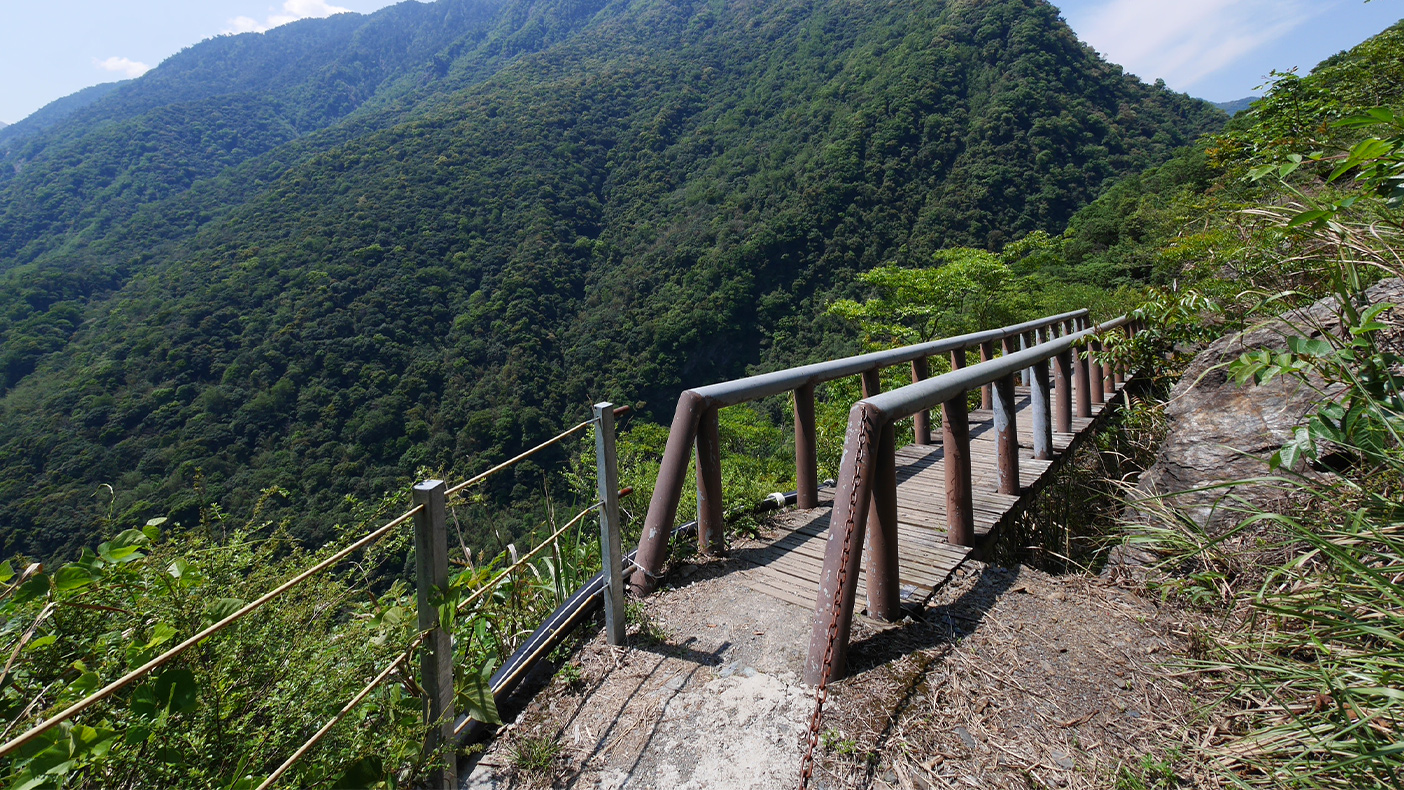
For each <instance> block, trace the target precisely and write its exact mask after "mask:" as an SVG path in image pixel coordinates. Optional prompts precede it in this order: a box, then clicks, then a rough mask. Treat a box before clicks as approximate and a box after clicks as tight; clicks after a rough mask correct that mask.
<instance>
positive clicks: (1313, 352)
mask: <svg viewBox="0 0 1404 790" xmlns="http://www.w3.org/2000/svg"><path fill="white" fill-rule="evenodd" d="M1287 348H1289V349H1291V350H1292V353H1294V354H1301V355H1302V356H1308V357H1329V356H1331V355H1332V354H1333V353H1334V351H1335V349H1334V348H1332V346H1331V344H1330V343H1327V342H1326V341H1325V340H1311V339H1308V338H1305V337H1289V338H1287Z"/></svg>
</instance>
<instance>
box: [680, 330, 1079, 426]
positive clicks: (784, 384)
mask: <svg viewBox="0 0 1404 790" xmlns="http://www.w3.org/2000/svg"><path fill="white" fill-rule="evenodd" d="M1085 315H1087V310H1085V309H1084V310H1073V311H1072V312H1068V313H1060V314H1058V315H1050V316H1048V317H1046V318H1036V319H1034V320H1032V321H1025V322H1024V323H1022V324H1014V325H1012V326H1006V327H1001V328H999V329H987V330H985V331H983V332H970V333H968V334H964V335H956V336H955V337H947V338H942V339H940V340H931V341H928V342H925V343H916V344H913V345H910V346H902V347H901V348H893V349H888V350H886V351H873V352H870V353H867V354H859V355H857V356H852V357H844V358H843V359H832V360H829V361H827V362H815V363H813V364H810V365H801V366H800V367H797V368H787V369H785V370H777V371H775V372H773V373H761V374H758V375H755V376H747V377H746V378H741V379H734V380H732V381H723V382H721V383H718V384H708V385H706V386H703V387H694V388H692V389H690V390H688V392H692V393H696V394H697V395H698V396H699V397H701V398H702V399H703V402H704V404H705V405H706V406H707V407H713V408H719V407H725V406H735V405H736V404H738V403H746V402H748V401H753V400H760V399H761V398H768V397H770V396H771V395H779V394H780V393H782V392H790V391H792V390H797V389H799V388H800V387H803V386H805V385H814V384H822V383H824V382H827V381H834V380H836V379H841V378H845V377H848V376H857V375H860V374H862V373H865V372H868V371H873V370H881V369H882V368H890V367H892V366H893V365H901V364H905V363H907V362H912V361H913V360H917V359H922V358H924V357H932V356H936V355H937V354H945V353H948V352H951V351H960V350H961V349H966V348H970V347H972V346H978V345H980V344H982V343H993V342H995V341H998V340H1003V339H1005V338H1008V337H1014V336H1017V335H1021V334H1023V333H1025V332H1028V331H1031V330H1034V329H1042V328H1044V327H1046V326H1049V325H1050V324H1057V323H1061V322H1063V321H1069V320H1074V319H1079V318H1082V317H1083V316H1085Z"/></svg>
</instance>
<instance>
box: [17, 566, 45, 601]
mask: <svg viewBox="0 0 1404 790" xmlns="http://www.w3.org/2000/svg"><path fill="white" fill-rule="evenodd" d="M48 594H49V575H48V574H47V573H36V574H34V575H33V576H31V577H29V581H27V582H25V583H24V584H21V585H20V587H19V589H18V590H15V597H14V602H15V605H16V606H18V605H20V604H23V603H28V602H29V601H32V600H34V599H35V598H42V597H43V596H45V595H48Z"/></svg>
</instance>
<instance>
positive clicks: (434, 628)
mask: <svg viewBox="0 0 1404 790" xmlns="http://www.w3.org/2000/svg"><path fill="white" fill-rule="evenodd" d="M627 411H628V407H620V408H618V409H615V408H614V407H613V405H612V404H607V403H602V404H597V405H596V407H595V414H594V416H593V417H591V418H590V419H588V420H585V421H582V422H580V423H578V424H576V425H574V426H572V427H570V428H568V429H566V430H565V431H562V432H561V433H559V434H556V435H555V436H553V437H551V438H550V439H547V440H546V441H544V442H541V443H540V444H537V445H535V446H534V447H532V448H530V449H528V450H526V451H525V452H523V453H520V454H518V455H516V456H514V457H513V458H511V459H509V460H507V461H504V462H502V463H500V464H497V465H495V466H493V467H491V468H489V469H487V470H486V471H484V472H481V473H479V474H477V475H474V476H473V477H470V478H469V479H467V480H465V481H463V482H462V483H459V484H457V485H455V486H453V487H452V488H446V487H445V486H444V485H443V484H442V483H441V482H439V481H429V483H428V484H424V483H421V484H420V485H417V486H415V491H414V493H415V499H416V504H414V506H412V507H411V508H410V509H409V510H407V511H405V512H404V513H402V514H400V515H399V516H397V517H395V518H394V519H391V520H390V521H389V522H387V523H385V524H383V525H382V526H380V527H378V528H376V529H374V530H372V531H371V532H369V533H367V534H366V535H364V536H362V537H361V538H359V539H357V540H356V541H354V542H353V543H351V544H349V545H347V546H345V547H344V548H342V549H340V550H338V551H336V552H335V553H333V554H332V555H330V556H328V557H326V558H325V559H323V560H321V561H320V562H317V563H316V564H314V565H312V566H310V567H308V568H306V569H305V570H303V571H302V572H300V573H298V574H297V575H296V576H293V577H292V578H290V579H288V580H287V581H284V582H283V583H281V584H279V585H278V586H277V587H275V588H273V589H272V590H269V591H268V592H267V593H264V594H263V595H261V596H259V597H258V598H257V599H255V600H254V601H252V602H250V603H248V604H246V605H244V606H242V607H240V608H239V609H238V610H237V611H235V612H233V613H231V614H229V615H227V616H226V617H224V618H222V619H220V620H218V621H217V622H215V623H212V624H211V625H210V626H208V627H206V628H203V629H201V630H200V631H199V632H197V633H196V634H194V635H192V636H191V637H189V638H187V639H185V640H184V641H182V642H180V643H178V644H176V645H175V646H173V647H172V648H170V649H169V650H166V651H165V652H163V653H161V654H160V655H158V656H156V657H155V658H152V659H151V660H149V661H147V662H146V663H144V664H142V665H141V666H140V667H137V668H136V669H134V670H132V671H130V672H128V673H126V674H124V675H122V676H121V677H120V678H118V679H116V680H114V681H112V682H111V683H109V684H107V685H106V686H103V687H102V688H101V689H98V690H97V691H95V692H93V693H92V694H89V695H87V696H86V697H84V698H83V699H81V700H79V701H77V702H75V703H73V704H71V705H69V706H68V707H67V708H64V709H63V710H62V711H60V712H58V713H56V714H54V715H53V716H50V717H49V718H47V719H44V720H43V721H41V722H39V723H38V724H36V725H34V726H33V727H31V728H30V729H28V730H26V731H24V732H23V733H21V734H20V735H18V736H16V737H15V738H13V739H11V740H9V741H6V742H4V743H0V757H5V756H7V755H12V754H14V753H15V752H16V751H18V750H20V749H22V748H23V747H25V746H26V745H27V744H30V743H32V742H34V740H35V739H36V738H39V737H40V736H42V735H44V734H45V733H46V732H48V731H50V730H52V729H53V728H54V727H56V726H58V725H60V724H62V723H63V722H66V721H68V720H70V719H72V718H73V717H75V716H77V715H78V714H80V713H82V712H83V711H85V710H88V709H89V708H91V707H93V706H94V705H96V704H98V703H100V702H102V701H103V700H106V699H108V698H109V697H111V696H113V695H114V694H116V693H117V692H119V691H121V690H122V689H124V688H125V687H127V686H130V685H131V684H132V683H134V682H136V681H138V680H140V679H141V678H143V677H145V676H147V675H149V674H150V673H151V672H153V671H154V670H156V669H158V668H160V667H162V666H163V665H165V664H168V663H169V662H171V661H172V660H173V659H175V658H177V657H179V656H180V655H181V654H183V653H184V652H186V651H187V650H189V649H190V648H191V647H193V646H195V645H197V644H199V643H201V642H202V641H204V640H206V639H208V638H210V637H212V636H215V635H217V634H219V633H221V632H222V631H224V630H226V629H227V628H229V627H230V626H231V625H233V624H235V623H236V622H238V621H239V620H241V619H242V618H244V617H246V616H247V615H249V614H250V613H252V612H254V611H255V610H257V609H259V608H261V607H263V606H265V605H266V604H268V603H269V602H270V601H272V600H273V599H275V598H278V597H279V596H281V595H283V594H285V593H287V592H288V591H289V590H292V589H293V588H295V587H297V586H298V585H299V584H301V583H302V582H304V581H306V580H307V579H310V578H312V577H313V576H316V575H317V574H320V573H323V572H325V571H327V570H329V569H331V568H333V567H335V566H336V565H337V564H339V563H340V562H341V561H343V560H345V559H346V558H347V557H349V556H350V555H351V554H353V553H355V552H356V551H358V550H361V549H364V548H367V547H370V546H372V545H374V544H375V543H376V542H377V541H379V540H381V539H382V538H384V537H385V536H387V535H388V534H390V533H391V532H392V531H393V530H395V529H396V528H397V527H400V526H403V525H404V524H406V523H408V522H411V521H413V522H414V523H415V532H416V535H415V538H416V540H415V549H416V555H417V556H418V557H419V558H420V560H419V561H418V564H419V566H420V569H419V573H418V576H419V578H418V581H417V586H418V590H419V598H420V606H419V610H420V628H419V633H418V635H417V636H416V637H415V638H414V639H413V640H412V641H411V642H410V643H409V645H408V646H407V647H406V648H405V650H404V651H403V652H401V653H400V654H399V655H398V656H397V657H396V658H394V659H393V660H392V661H391V662H390V663H389V664H388V665H387V666H386V667H385V668H383V669H382V670H381V671H380V672H379V673H378V674H376V676H375V677H374V678H373V679H372V680H371V681H370V682H369V683H367V684H366V685H365V686H363V687H362V688H361V689H360V691H358V692H357V693H356V694H355V695H353V696H352V697H351V699H350V700H348V701H347V702H346V703H345V704H344V705H343V706H342V707H341V709H340V710H339V711H338V712H337V713H336V714H335V715H333V716H332V717H331V718H330V719H329V720H328V721H327V722H326V723H324V724H323V725H322V726H321V727H320V728H318V729H317V731H316V732H315V733H313V734H312V736H310V737H309V738H308V739H307V740H306V741H304V742H303V743H302V744H301V745H300V746H299V747H298V748H297V749H296V750H294V751H293V753H292V754H291V755H289V757H288V758H287V759H286V760H284V761H283V763H281V764H280V765H279V766H278V768H277V769H275V770H274V771H273V772H272V773H271V774H270V775H269V776H268V777H267V778H266V779H265V780H264V781H263V782H262V783H261V784H260V785H259V786H258V787H259V790H267V788H270V787H272V786H273V785H274V784H275V783H276V782H277V781H278V780H279V779H280V778H281V777H283V776H284V775H286V773H287V772H288V771H289V770H290V769H291V768H293V767H294V766H295V765H296V764H297V763H298V762H299V761H300V760H302V759H303V758H305V757H306V755H307V754H308V753H310V751H311V750H312V749H313V748H315V747H316V745H317V744H318V743H319V742H320V741H322V740H323V739H324V738H325V737H326V735H327V734H328V733H330V732H331V731H332V730H333V728H335V727H336V725H337V724H338V723H339V722H341V721H342V720H344V719H345V718H346V716H347V715H348V714H349V713H350V712H351V711H353V710H355V709H356V707H357V706H358V705H360V704H361V703H362V702H364V701H365V700H366V698H367V697H368V696H369V695H370V694H371V693H372V692H373V691H374V690H375V689H376V688H378V687H379V686H380V685H382V684H383V683H384V682H385V681H386V680H387V679H388V678H390V677H391V676H392V675H393V674H394V673H395V671H396V670H397V669H401V668H403V667H404V666H405V665H406V664H407V662H409V660H410V659H411V658H412V657H413V656H414V654H415V652H416V651H421V657H422V658H423V657H424V655H426V651H425V647H426V643H428V642H431V641H432V640H433V639H435V638H440V639H442V638H443V637H444V636H445V634H444V633H443V631H444V628H443V627H442V626H443V624H442V623H440V622H439V621H438V612H437V609H436V608H435V607H433V606H429V607H427V608H426V605H425V602H426V601H427V600H428V595H427V593H428V588H429V587H430V586H431V585H430V584H429V583H428V582H432V581H438V582H440V583H439V584H434V585H432V586H433V587H434V588H437V589H447V587H448V585H447V584H446V583H445V582H446V579H445V578H443V577H444V576H446V573H444V571H445V570H446V565H447V540H446V537H445V535H444V533H445V519H444V510H445V499H446V498H447V497H448V496H450V495H457V494H460V493H462V492H463V491H464V490H465V489H467V488H469V487H471V486H473V485H475V484H477V483H480V482H482V481H484V480H486V479H488V478H490V477H491V476H492V475H494V474H497V473H499V472H501V471H503V470H505V469H508V468H510V467H512V466H514V465H515V464H517V463H519V462H521V461H522V460H524V459H526V458H529V457H531V456H533V455H535V454H537V453H540V452H541V451H543V450H545V449H547V448H549V447H552V446H554V445H557V444H559V443H561V442H563V441H565V440H566V439H568V438H570V437H571V436H574V435H576V434H578V433H580V432H581V431H583V430H584V429H586V428H589V427H591V426H595V427H596V429H597V430H596V434H597V442H596V444H597V450H598V453H597V455H598V458H597V461H598V465H599V470H598V471H599V472H600V483H601V485H600V486H599V491H600V493H601V498H600V499H597V500H596V501H594V502H593V503H591V504H589V505H587V506H586V507H585V508H584V509H582V510H581V511H580V512H579V513H577V514H576V515H575V516H573V517H572V518H571V519H570V520H569V521H567V522H566V523H565V524H564V525H562V526H561V527H559V528H557V529H555V530H554V531H553V532H552V533H551V534H550V535H549V536H547V537H546V538H545V539H544V540H542V541H541V542H540V543H539V544H538V545H537V546H535V547H534V548H532V549H531V550H530V551H528V552H527V553H526V554H525V555H522V556H520V557H513V560H514V561H513V562H512V564H511V565H509V566H508V567H506V568H504V569H503V570H501V571H500V572H498V573H497V574H496V575H494V576H493V577H492V578H490V579H488V580H487V581H485V582H483V583H482V584H480V585H477V586H476V589H474V590H473V591H472V592H471V593H470V594H469V595H467V596H466V597H464V598H463V600H461V601H458V602H456V604H455V612H463V611H465V610H466V609H468V607H470V606H472V605H473V604H474V603H477V602H479V601H481V600H482V599H483V597H484V596H486V595H488V594H489V593H491V592H492V591H493V590H495V589H497V588H498V587H499V586H501V585H502V583H503V582H504V581H509V580H514V579H515V578H516V575H517V573H518V572H519V571H520V570H521V569H522V568H523V567H524V566H526V565H527V564H528V563H530V562H531V561H532V560H534V559H536V558H537V557H538V556H539V555H540V554H541V553H542V552H543V551H545V550H546V549H547V548H549V547H552V546H555V547H557V550H559V540H560V538H561V536H562V535H564V534H565V533H566V532H567V531H569V530H570V529H572V528H574V527H577V526H578V525H579V524H580V523H581V522H582V521H584V519H585V518H586V517H588V516H589V515H590V514H592V513H596V512H599V513H601V521H602V539H603V540H604V543H605V545H604V546H603V547H602V548H603V550H602V555H603V557H602V558H603V559H605V560H606V564H605V567H606V568H609V567H610V566H611V565H613V567H615V568H616V569H617V568H618V567H619V563H618V562H617V560H618V558H619V548H618V545H619V536H618V527H619V521H618V498H619V496H621V495H627V494H628V493H629V489H624V490H623V491H620V490H619V489H618V488H617V478H618V475H617V471H616V470H615V468H614V467H615V460H614V437H613V432H614V418H615V416H616V415H618V414H622V413H624V412H627ZM606 432H607V433H608V436H607V441H606V437H605V434H606ZM606 482H608V486H606V485H605V483H606ZM430 484H433V485H430ZM426 486H428V488H427V489H426ZM421 500H423V501H421ZM426 533H427V534H430V535H433V534H435V533H437V535H438V538H439V539H438V540H437V541H429V542H426V541H425V540H424V539H423V538H424V536H425V534H426ZM611 533H612V534H611ZM611 537H612V546H611V545H609V544H610V542H611V541H610V540H609V538H611ZM431 544H432V545H431ZM611 549H612V550H611ZM425 557H429V562H428V563H427V564H428V565H431V566H432V565H435V564H437V565H438V566H440V567H439V568H438V569H437V570H438V571H439V572H438V573H437V574H431V575H437V576H438V577H440V578H438V579H429V578H427V576H426V573H425V566H426V562H425V561H424V558H425ZM611 559H612V560H613V561H612V562H610V560H611ZM612 575H613V576H614V577H615V578H614V582H613V585H612V586H613V587H614V588H616V589H617V590H618V595H617V596H614V597H615V598H616V601H615V603H616V604H617V605H614V606H611V607H607V610H606V614H607V620H618V632H619V634H620V639H621V640H622V625H623V595H622V577H621V576H620V574H619V572H618V571H617V570H616V572H615V573H614V574H612ZM426 609H427V610H426ZM450 644H451V642H450ZM427 655H428V656H429V657H430V658H432V659H433V660H432V661H430V662H429V663H432V664H434V666H433V667H428V666H427V665H426V666H422V667H421V668H422V669H423V670H425V674H426V675H427V674H428V672H429V671H431V670H432V671H433V672H435V673H437V674H440V675H445V676H446V677H447V678H448V680H449V683H448V687H447V690H448V699H449V700H450V703H451V700H452V665H451V662H452V655H453V652H452V650H447V651H444V650H439V651H434V650H433V649H432V645H431V647H430V649H429V650H428V651H427ZM537 657H538V658H539V656H537ZM445 661H447V663H445ZM421 663H422V664H424V663H425V662H424V661H422V662H421ZM534 663H535V662H534V660H533V661H530V662H529V663H528V665H527V666H526V667H524V668H523V671H524V669H529V668H530V664H534ZM426 680H427V677H426ZM424 685H425V686H426V689H425V691H426V692H427V691H428V686H429V685H430V684H429V683H427V682H426V683H425V684H424ZM428 707H429V711H428V713H429V715H428V716H427V717H426V718H427V719H428V721H429V722H434V721H436V720H443V719H445V718H447V720H448V725H449V727H450V729H452V726H453V723H454V722H453V719H454V717H453V715H452V709H451V705H450V708H449V709H448V710H437V709H436V705H435V704H434V701H433V700H431V701H430V705H429V706H428ZM438 707H441V706H438ZM438 745H442V743H441V742H440V741H438V740H436V739H435V738H434V737H433V736H432V734H431V737H430V739H429V743H428V746H429V747H436V746H438ZM447 774H448V775H450V776H451V775H452V774H453V769H452V767H451V766H450V767H449V768H448V771H447Z"/></svg>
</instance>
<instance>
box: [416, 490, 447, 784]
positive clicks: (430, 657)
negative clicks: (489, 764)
mask: <svg viewBox="0 0 1404 790" xmlns="http://www.w3.org/2000/svg"><path fill="white" fill-rule="evenodd" d="M446 490H447V487H446V486H445V485H444V481H442V480H425V481H424V482H422V483H419V484H418V485H416V486H415V487H414V491H413V497H414V504H416V505H422V506H423V507H422V508H421V509H420V511H419V512H418V513H416V514H415V515H414V569H415V582H416V583H415V591H416V598H417V602H418V608H419V630H420V633H422V634H424V644H423V645H422V646H421V647H420V649H419V683H420V686H421V687H422V688H423V689H424V722H425V725H426V726H427V728H428V730H429V732H428V735H427V737H426V739H425V743H424V749H425V751H426V752H434V751H436V750H442V751H443V754H442V756H441V757H439V758H437V759H436V760H435V763H436V765H435V767H434V769H433V772H432V773H431V774H430V776H429V782H428V787H431V788H434V790H439V788H445V789H446V790H455V789H456V788H457V787H458V751H457V750H456V749H455V748H454V738H453V723H454V711H453V634H452V633H451V632H450V631H449V630H448V629H447V628H444V627H443V624H442V623H440V622H439V608H438V606H437V604H438V603H444V602H446V601H447V600H448V599H447V594H448V586H449V584H448V508H447V505H446V504H445V501H444V491H446Z"/></svg>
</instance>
